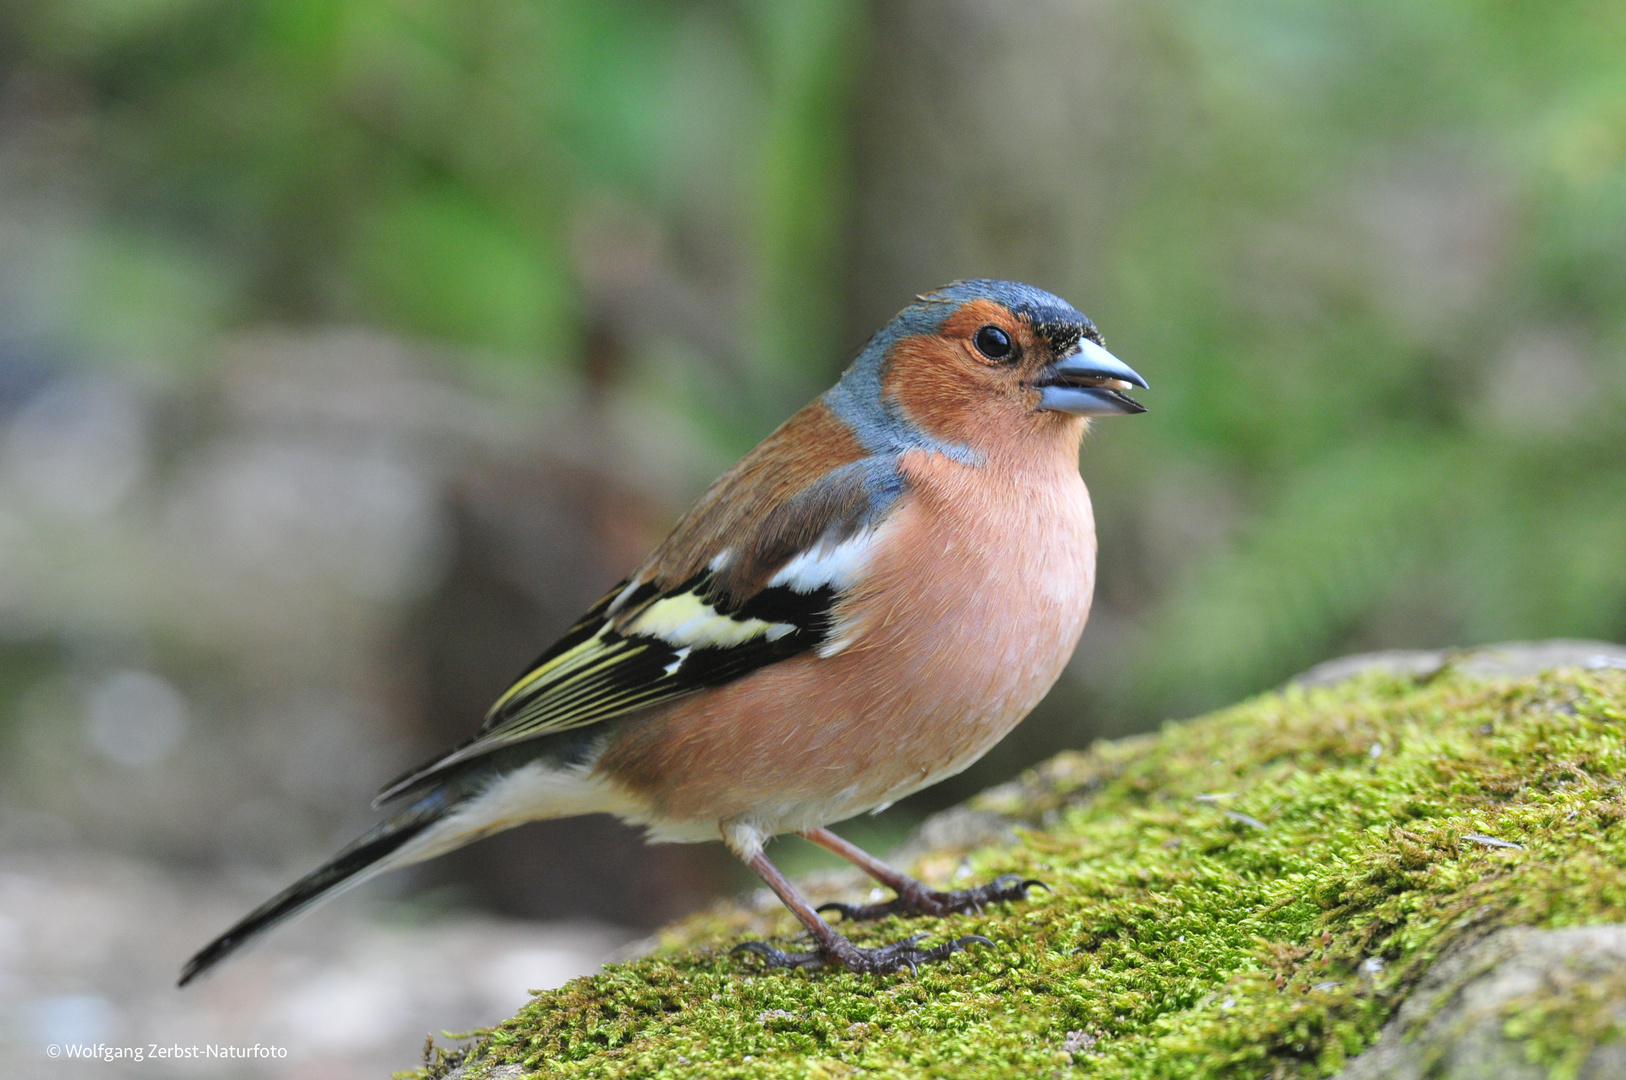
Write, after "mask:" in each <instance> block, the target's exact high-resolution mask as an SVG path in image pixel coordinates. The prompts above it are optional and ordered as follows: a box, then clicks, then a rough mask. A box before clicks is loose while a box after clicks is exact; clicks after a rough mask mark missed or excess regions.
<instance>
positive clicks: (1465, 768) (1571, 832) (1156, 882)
mask: <svg viewBox="0 0 1626 1080" xmlns="http://www.w3.org/2000/svg"><path fill="white" fill-rule="evenodd" d="M1623 721H1626V673H1621V672H1616V671H1600V672H1590V673H1576V672H1565V673H1555V674H1553V675H1549V676H1545V677H1542V678H1538V679H1529V680H1522V681H1502V682H1484V681H1472V680H1468V679H1465V678H1462V677H1460V676H1455V675H1450V674H1447V675H1445V676H1442V677H1440V678H1438V679H1435V680H1433V681H1432V682H1429V683H1427V684H1421V685H1420V684H1418V683H1416V682H1413V681H1411V680H1401V679H1395V678H1392V677H1384V676H1376V675H1373V676H1366V677H1363V678H1360V679H1357V680H1353V681H1351V682H1349V683H1346V684H1344V685H1341V686H1338V687H1334V688H1331V689H1325V690H1313V691H1301V690H1294V689H1290V690H1287V691H1285V692H1282V693H1277V694H1269V695H1265V696H1262V697H1259V698H1257V699H1254V700H1252V701H1249V702H1245V703H1243V704H1241V705H1238V706H1236V707H1234V708H1231V709H1227V710H1225V711H1223V712H1219V713H1216V714H1213V715H1211V716H1208V717H1204V718H1202V719H1199V720H1195V721H1191V722H1187V723H1181V724H1171V725H1168V726H1167V727H1166V728H1165V729H1164V731H1163V732H1162V733H1161V734H1160V735H1158V736H1156V737H1143V738H1139V739H1133V740H1124V741H1120V742H1117V743H1107V744H1100V745H1098V746H1096V747H1095V748H1093V749H1092V750H1091V751H1089V752H1088V753H1069V754H1063V755H1061V756H1060V757H1058V758H1056V759H1054V760H1052V761H1051V762H1049V763H1047V764H1046V765H1044V766H1042V767H1040V768H1039V769H1037V770H1034V771H1033V772H1032V773H1030V774H1029V775H1028V776H1027V777H1025V778H1024V779H1023V780H1022V781H1021V782H1020V783H1018V784H1015V785H1007V786H1006V787H1004V788H1001V789H997V790H996V791H994V792H991V793H989V794H988V795H986V796H984V797H982V798H981V799H980V800H979V801H978V802H977V803H976V804H974V805H976V806H979V807H980V808H981V809H983V810H985V811H997V812H998V813H1001V814H1004V815H1007V816H1010V817H1014V818H1016V819H1018V820H1019V821H1020V822H1021V823H1022V826H1023V827H1021V828H1019V829H1018V842H1017V843H1016V844H1015V845H1014V846H1008V847H998V846H996V847H989V848H984V849H979V850H975V851H972V852H969V853H967V854H965V855H964V856H963V857H962V856H961V855H959V854H957V853H950V854H949V855H947V856H946V857H935V858H934V857H928V858H926V859H923V860H921V863H920V868H921V870H922V872H923V874H924V875H925V876H927V877H928V879H932V878H936V879H937V880H938V881H939V882H941V883H946V880H945V879H946V878H949V877H952V876H954V875H955V873H956V871H957V870H958V871H962V872H963V870H964V869H965V868H967V867H968V868H969V870H970V871H971V873H972V874H973V875H974V876H975V877H977V878H979V879H982V878H987V877H990V876H992V875H995V874H998V873H1006V872H1015V873H1019V874H1023V875H1027V876H1032V877H1038V878H1041V879H1043V880H1044V881H1046V882H1047V883H1049V884H1050V886H1051V887H1052V888H1053V889H1054V893H1053V894H1050V895H1046V894H1044V893H1042V892H1035V894H1034V898H1033V899H1032V900H1031V901H1030V902H1028V903H1024V904H1013V905H1004V906H1001V907H999V908H997V909H995V910H990V911H988V912H986V913H984V914H982V915H980V916H957V917H953V918H949V919H943V920H913V921H908V922H905V921H901V920H889V921H887V922H882V923H878V924H872V925H867V926H863V927H856V928H851V930H852V936H853V938H854V940H856V941H858V942H859V943H860V944H876V943H881V942H886V941H890V940H895V939H897V938H899V937H902V936H905V935H907V934H909V933H915V932H920V931H928V932H930V933H932V934H934V935H936V936H938V937H943V936H948V935H961V934H970V933H977V934H983V935H986V936H987V937H989V938H991V939H992V940H993V941H994V942H995V943H996V944H995V947H994V948H992V949H981V950H976V951H972V952H970V953H967V954H962V955H959V956H956V957H954V958H953V959H952V960H951V961H950V962H948V963H945V964H941V965H935V966H931V967H927V968H922V969H921V971H920V972H919V974H918V975H908V974H904V975H896V976H885V977H874V976H857V975H850V974H847V973H830V972H819V973H811V974H809V973H802V972H791V973H786V972H772V973H760V972H758V971H756V970H755V969H754V968H753V965H752V962H751V960H750V959H748V958H744V957H735V956H731V955H730V954H729V952H728V949H729V947H730V946H732V945H734V944H736V943H738V942H739V941H740V940H742V939H743V938H745V937H748V936H759V935H770V936H776V937H777V938H779V939H780V940H781V943H782V944H785V945H789V944H792V943H793V941H794V939H795V930H796V927H795V924H794V922H793V920H792V919H791V917H790V916H789V914H788V913H776V912H767V911H766V910H764V911H755V910H748V909H747V908H746V907H744V906H740V905H721V906H719V907H717V908H715V909H713V910H712V911H709V912H707V913H704V914H702V915H700V916H697V917H696V918H694V919H691V920H689V921H688V922H686V923H683V924H680V925H679V926H677V927H675V928H673V929H672V930H671V931H669V932H668V933H667V934H666V935H665V937H664V938H663V942H662V946H661V948H660V949H659V950H658V952H657V953H656V954H655V955H653V956H650V957H647V958H645V959H641V960H637V961H634V962H632V963H627V964H621V965H616V966H614V967H611V968H608V969H606V970H605V971H604V972H603V973H602V974H600V975H597V976H593V977H589V978H583V979H578V980H576V981H575V982H572V983H570V984H569V985H568V986H565V987H563V988H561V989H559V990H554V991H549V992H547V993H543V994H539V995H537V997H536V998H535V999H534V1000H533V1001H532V1002H531V1003H530V1004H529V1005H527V1006H526V1007H525V1008H524V1009H523V1010H521V1012H520V1013H519V1015H517V1016H515V1017H514V1018H513V1019H512V1020H509V1021H508V1022H506V1023H504V1024H502V1025H500V1026H498V1027H496V1028H494V1029H492V1030H491V1031H489V1032H487V1033H484V1034H483V1035H482V1036H481V1037H480V1039H479V1040H478V1041H477V1042H476V1043H475V1044H474V1045H473V1046H472V1048H471V1049H470V1051H469V1058H468V1060H470V1061H471V1062H472V1063H473V1067H472V1068H471V1069H470V1075H473V1076H479V1075H483V1074H484V1073H485V1072H486V1071H487V1070H488V1069H489V1068H490V1067H492V1066H495V1065H497V1064H503V1063H517V1064H521V1065H523V1066H524V1067H525V1069H526V1070H528V1071H534V1072H535V1073H537V1074H539V1075H542V1076H550V1077H551V1076H557V1077H605V1078H609V1077H690V1076H694V1077H699V1076H704V1077H787V1078H789V1077H808V1076H813V1077H819V1076H824V1077H843V1076H849V1075H854V1076H856V1075H859V1074H860V1073H861V1074H862V1075H864V1076H867V1077H870V1076H873V1077H900V1078H901V1077H922V1076H948V1075H952V1076H957V1077H1008V1076H1051V1075H1061V1076H1079V1077H1091V1076H1095V1077H1108V1076H1111V1077H1191V1078H1199V1077H1222V1076H1223V1077H1255V1076H1257V1077H1277V1078H1280V1077H1293V1076H1324V1075H1328V1074H1330V1073H1332V1072H1334V1071H1336V1070H1337V1069H1338V1068H1339V1067H1340V1066H1341V1065H1342V1064H1343V1063H1344V1062H1345V1061H1346V1060H1347V1059H1348V1058H1349V1057H1351V1056H1353V1055H1354V1054H1356V1053H1358V1052H1359V1051H1360V1050H1361V1049H1362V1048H1364V1047H1365V1046H1366V1045H1367V1044H1369V1043H1370V1042H1371V1041H1372V1039H1373V1038H1374V1037H1375V1035H1376V1034H1377V1031H1378V1029H1379V1027H1380V1026H1381V1025H1382V1024H1383V1023H1384V1021H1385V1020H1386V1019H1387V1018H1388V1017H1389V1015H1390V1013H1391V1012H1392V1011H1393V1009H1394V1008H1395V1006H1396V1005H1397V1004H1398V1002H1399V1001H1400V1000H1401V999H1402V998H1403V997H1404V995H1405V992H1406V990H1407V989H1408V988H1409V987H1410V986H1411V985H1412V984H1413V983H1414V982H1415V981H1416V980H1417V978H1418V977H1419V976H1420V974H1421V973H1422V971H1423V970H1424V969H1425V968H1426V967H1427V965H1428V964H1429V963H1430V962H1431V961H1432V960H1433V958H1434V957H1436V956H1437V955H1439V954H1440V953H1441V952H1442V951H1443V950H1444V949H1446V948H1447V947H1449V946H1450V945H1452V944H1454V943H1457V942H1459V941H1461V940H1463V939H1465V938H1467V937H1471V936H1475V935H1479V934H1483V933H1485V932H1488V931H1489V930H1491V929H1494V928H1496V927H1499V926H1503V925H1541V926H1560V925H1573V924H1579V923H1589V922H1610V921H1620V920H1622V919H1626V828H1623V827H1621V826H1620V824H1619V822H1620V821H1621V819H1622V818H1626V791H1623V789H1622V787H1621V781H1622V778H1623V777H1626V739H1623V736H1626V724H1623ZM1261 826H1262V827H1261ZM1476 836H1477V837H1481V838H1494V839H1499V840H1504V841H1508V842H1511V843H1514V844H1517V845H1520V846H1518V847H1497V846H1492V845H1491V844H1488V843H1487V842H1486V841H1485V840H1484V839H1474V837H1476ZM826 898H827V897H823V896H820V897H818V899H821V900H822V899H826ZM1540 1007H1541V1006H1540V1005H1539V1004H1532V1005H1531V1006H1530V1008H1529V1009H1526V1010H1525V1012H1524V1013H1521V1014H1520V1016H1521V1017H1524V1019H1522V1020H1521V1019H1520V1017H1514V1018H1513V1019H1511V1020H1510V1021H1509V1024H1510V1032H1511V1033H1514V1034H1519V1032H1518V1031H1513V1029H1514V1028H1519V1025H1520V1024H1521V1023H1529V1020H1528V1018H1529V1016H1532V1015H1534V1012H1533V1011H1532V1010H1536V1011H1539V1008H1540ZM1556 1009H1557V1007H1556V1006H1554V1007H1553V1009H1549V1011H1555V1010H1556ZM1571 1012H1576V1010H1574V1009H1572V1010H1571ZM1581 1013H1584V1010H1581V1012H1578V1013H1576V1015H1577V1016H1579V1017H1580V1018H1579V1019H1577V1020H1576V1021H1575V1023H1572V1024H1569V1025H1568V1027H1567V1028H1565V1030H1569V1031H1572V1032H1573V1033H1574V1034H1575V1037H1576V1038H1586V1037H1597V1036H1598V1035H1599V1034H1600V1032H1602V1030H1603V1028H1602V1027H1600V1025H1602V1024H1604V1022H1603V1021H1602V1020H1597V1019H1596V1018H1593V1017H1591V1016H1590V1014H1586V1015H1581ZM1555 1015H1556V1012H1555ZM1565 1015H1569V1013H1566V1014H1565ZM1542 1019H1543V1018H1542V1017H1537V1018H1536V1020H1537V1023H1536V1025H1535V1026H1532V1027H1531V1028H1530V1031H1529V1032H1526V1034H1530V1033H1532V1032H1534V1031H1536V1030H1537V1028H1538V1027H1540V1026H1541V1025H1540V1021H1541V1020H1542ZM1595 1020H1596V1022H1594V1021H1595ZM1559 1026H1560V1025H1551V1024H1549V1025H1547V1027H1546V1028H1545V1029H1544V1030H1545V1031H1546V1032H1547V1033H1546V1034H1543V1035H1542V1036H1541V1037H1542V1038H1543V1039H1545V1040H1547V1041H1548V1042H1552V1040H1553V1039H1554V1038H1555V1036H1553V1035H1552V1034H1551V1032H1552V1031H1556V1030H1558V1027H1559ZM1605 1026H1607V1025H1605ZM1594 1029H1597V1030H1594ZM1520 1030H1521V1031H1522V1030H1523V1029H1522V1028H1521V1029H1520ZM1561 1043H1562V1040H1560V1041H1559V1043H1554V1044H1553V1045H1548V1044H1547V1042H1542V1043H1539V1044H1538V1043H1535V1042H1532V1043H1530V1044H1529V1045H1530V1046H1532V1047H1533V1048H1534V1049H1533V1050H1532V1053H1533V1054H1535V1055H1536V1056H1537V1058H1539V1060H1542V1061H1544V1062H1549V1063H1552V1064H1553V1065H1554V1066H1561V1065H1562V1063H1563V1062H1566V1061H1571V1060H1578V1059H1576V1058H1575V1056H1574V1055H1575V1052H1576V1051H1575V1049H1574V1047H1573V1046H1571V1045H1567V1044H1561ZM459 1056H460V1055H453V1057H452V1058H449V1059H446V1060H445V1061H442V1062H441V1063H439V1064H437V1065H435V1066H432V1067H430V1068H429V1069H428V1070H426V1071H427V1072H428V1073H429V1074H431V1075H440V1074H443V1073H444V1072H445V1071H446V1069H447V1067H448V1063H449V1062H455V1060H456V1059H457V1058H458V1057H459ZM1582 1057H1584V1053H1583V1054H1582Z"/></svg>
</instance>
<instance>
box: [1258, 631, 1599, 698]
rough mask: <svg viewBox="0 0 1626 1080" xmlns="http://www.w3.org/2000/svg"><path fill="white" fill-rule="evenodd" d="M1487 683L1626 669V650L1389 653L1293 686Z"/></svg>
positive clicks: (1319, 672)
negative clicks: (1438, 680)
mask: <svg viewBox="0 0 1626 1080" xmlns="http://www.w3.org/2000/svg"><path fill="white" fill-rule="evenodd" d="M1447 666H1449V667H1451V668H1452V669H1453V670H1456V671H1459V672H1462V673H1463V674H1465V675H1473V676H1477V677H1479V678H1484V679H1494V678H1507V679H1516V678H1524V677H1526V676H1530V675H1539V674H1540V673H1542V672H1543V671H1552V670H1553V669H1555V668H1565V667H1578V668H1605V667H1612V668H1626V646H1621V645H1614V644H1611V643H1610V642H1607V641H1584V640H1569V639H1564V638H1555V639H1553V640H1551V641H1509V642H1504V643H1503V644H1500V645H1481V646H1476V647H1472V648H1465V649H1389V650H1386V651H1384V652H1370V653H1358V654H1356V655H1354V656H1341V657H1339V658H1338V659H1336V660H1328V661H1327V662H1326V663H1324V664H1317V665H1316V666H1315V667H1313V668H1311V669H1310V670H1309V671H1306V672H1304V673H1303V674H1300V675H1295V676H1294V677H1293V678H1292V679H1289V680H1288V685H1290V686H1305V687H1309V686H1332V685H1334V684H1336V683H1341V682H1343V681H1344V680H1346V679H1351V678H1354V677H1355V676H1356V675H1364V674H1366V673H1367V672H1369V671H1386V672H1389V673H1391V674H1394V675H1410V676H1412V677H1414V678H1420V679H1421V678H1427V677H1429V676H1431V675H1435V674H1437V673H1439V672H1440V671H1441V670H1442V669H1443V668H1445V667H1447Z"/></svg>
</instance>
